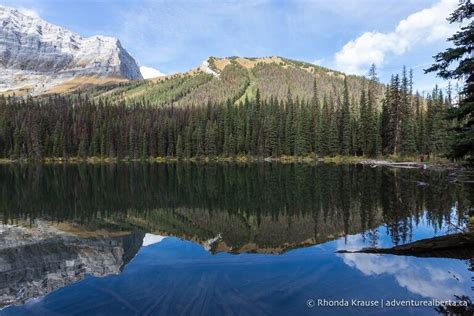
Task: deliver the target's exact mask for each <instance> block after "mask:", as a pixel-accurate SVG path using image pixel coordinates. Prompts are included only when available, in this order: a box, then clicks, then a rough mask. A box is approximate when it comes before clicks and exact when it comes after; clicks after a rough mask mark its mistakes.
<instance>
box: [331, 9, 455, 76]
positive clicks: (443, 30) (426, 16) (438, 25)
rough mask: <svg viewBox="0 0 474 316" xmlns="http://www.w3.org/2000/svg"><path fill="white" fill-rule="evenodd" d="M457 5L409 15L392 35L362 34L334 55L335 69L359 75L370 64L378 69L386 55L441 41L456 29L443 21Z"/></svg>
mask: <svg viewBox="0 0 474 316" xmlns="http://www.w3.org/2000/svg"><path fill="white" fill-rule="evenodd" d="M457 3H458V0H441V1H439V2H438V3H436V4H435V5H433V6H432V7H430V8H428V9H423V10H421V11H418V12H415V13H413V14H411V15H409V16H408V17H407V18H406V19H404V20H402V21H400V22H399V23H398V26H397V27H396V29H395V30H394V31H393V32H389V33H381V32H366V33H364V34H362V35H361V36H359V37H358V38H356V39H355V40H352V41H349V42H348V43H347V44H346V45H344V47H343V48H342V49H341V50H340V51H339V52H337V53H336V54H335V56H334V58H335V64H336V67H337V68H338V69H340V70H342V71H345V72H348V73H353V74H363V73H365V72H366V71H367V69H368V68H369V66H370V65H371V64H372V63H374V64H375V65H377V66H379V67H380V66H382V65H383V64H384V62H385V59H386V57H387V55H390V54H394V55H402V54H404V53H405V52H407V51H408V50H409V49H410V48H412V47H413V46H415V45H417V44H419V45H423V44H426V43H429V42H435V41H439V40H445V39H446V38H447V37H449V36H450V35H451V34H453V33H454V31H455V29H456V26H455V25H450V24H449V23H448V21H446V18H447V17H448V16H449V14H451V12H453V11H454V9H455V8H456V6H457Z"/></svg>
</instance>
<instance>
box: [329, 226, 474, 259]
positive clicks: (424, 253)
mask: <svg viewBox="0 0 474 316" xmlns="http://www.w3.org/2000/svg"><path fill="white" fill-rule="evenodd" d="M336 252H337V253H370V254H392V255H397V256H414V257H433V258H453V259H472V258H474V233H471V232H469V233H459V234H452V235H445V236H440V237H434V238H428V239H422V240H418V241H415V242H412V243H408V244H404V245H400V246H395V247H392V248H363V249H360V250H356V251H348V250H338V251H336Z"/></svg>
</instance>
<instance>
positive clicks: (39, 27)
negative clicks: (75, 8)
mask: <svg viewBox="0 0 474 316" xmlns="http://www.w3.org/2000/svg"><path fill="white" fill-rule="evenodd" d="M0 25H1V28H0V92H5V91H9V90H11V91H20V90H23V91H27V92H28V93H32V94H39V93H44V92H47V91H48V90H50V89H52V88H53V87H57V86H59V85H62V84H64V83H66V82H70V81H73V80H74V79H76V78H78V77H80V78H90V80H80V82H82V83H83V82H91V83H93V81H103V80H104V78H116V79H117V80H138V79H143V78H142V75H141V73H140V70H139V67H138V65H137V63H136V61H135V60H134V59H133V57H132V56H130V54H129V53H128V52H127V51H126V50H125V49H124V48H123V46H122V45H121V43H120V41H119V40H118V39H116V38H114V37H109V36H101V35H96V36H91V37H88V38H83V37H81V36H80V35H79V34H76V33H74V32H71V31H69V30H67V29H65V28H62V27H60V26H57V25H54V24H51V23H48V22H46V21H44V20H42V19H40V18H38V17H34V16H30V15H26V14H23V13H22V12H20V11H18V10H16V9H12V8H8V7H4V6H0Z"/></svg>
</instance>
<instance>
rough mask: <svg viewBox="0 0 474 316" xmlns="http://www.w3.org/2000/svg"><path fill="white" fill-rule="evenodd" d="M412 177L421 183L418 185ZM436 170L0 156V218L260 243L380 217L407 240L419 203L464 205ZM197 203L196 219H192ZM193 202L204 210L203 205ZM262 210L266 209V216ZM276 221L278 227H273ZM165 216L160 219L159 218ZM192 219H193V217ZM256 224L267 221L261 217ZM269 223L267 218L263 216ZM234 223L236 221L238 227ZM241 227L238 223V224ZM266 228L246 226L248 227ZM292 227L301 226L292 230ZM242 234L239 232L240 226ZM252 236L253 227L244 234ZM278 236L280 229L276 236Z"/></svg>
mask: <svg viewBox="0 0 474 316" xmlns="http://www.w3.org/2000/svg"><path fill="white" fill-rule="evenodd" d="M421 177H423V178H422V180H423V181H424V182H428V183H429V186H418V181H419V180H420V179H421ZM465 191H466V188H464V187H463V186H461V185H454V184H450V183H449V182H448V181H447V175H446V174H445V173H442V172H426V171H425V174H424V175H420V173H419V170H395V169H386V168H370V167H364V166H355V165H345V166H336V165H317V166H308V165H294V164H292V165H281V164H250V165H231V164H205V165H200V164H192V163H182V164H140V163H136V164H107V165H49V166H46V165H43V166H41V165H5V166H1V167H0V212H1V213H2V216H3V222H11V221H15V220H18V219H26V220H28V219H34V218H37V217H46V218H50V219H54V220H58V221H62V220H75V221H78V222H82V223H89V224H90V223H100V224H102V225H103V224H104V223H109V224H111V223H110V220H109V221H107V220H106V219H113V222H114V223H120V222H122V223H125V222H126V223H129V224H130V219H131V218H133V221H134V222H133V224H134V225H137V226H140V227H144V226H146V225H153V223H158V222H159V223H161V224H162V225H161V229H166V230H171V231H176V232H178V231H181V232H183V231H186V233H187V234H196V233H197V232H198V231H199V233H200V234H202V235H203V237H204V236H205V237H207V236H212V235H213V234H214V233H215V232H216V231H215V230H213V229H209V228H206V225H207V226H209V222H213V221H214V222H220V224H219V225H216V227H215V229H216V230H217V229H220V231H218V232H222V231H223V230H224V229H225V227H228V228H229V229H227V236H229V237H228V238H231V237H230V236H234V237H232V240H233V242H234V243H236V244H238V243H239V242H238V240H239V239H242V238H247V239H248V238H250V239H253V240H256V241H258V240H260V241H261V242H262V243H268V242H269V240H271V239H270V231H271V229H266V228H270V227H271V225H274V227H273V228H275V229H274V232H273V233H272V234H274V235H275V234H279V236H280V237H281V238H279V236H273V237H272V238H273V239H274V240H280V241H283V239H290V238H291V236H290V234H289V232H291V234H292V235H298V234H299V235H301V236H300V237H301V238H310V237H314V239H315V241H323V240H327V238H328V236H329V235H332V236H333V238H335V237H337V236H341V235H345V234H351V233H358V232H362V231H366V233H365V234H364V237H365V238H368V240H369V242H370V243H372V244H376V242H377V239H378V233H379V232H378V231H376V230H375V228H376V227H378V226H379V225H380V224H381V223H382V222H385V223H386V225H387V231H388V233H389V235H390V236H391V238H392V240H393V241H394V243H400V242H405V241H409V240H410V239H411V234H412V230H413V228H412V227H411V225H412V223H413V221H412V219H414V222H417V221H419V220H420V218H421V215H422V213H423V210H425V209H426V210H428V213H427V219H428V221H429V223H430V224H431V225H433V226H435V227H441V224H442V223H443V221H445V220H447V219H449V217H450V215H451V208H452V207H454V206H456V203H457V206H458V208H459V210H458V211H459V212H463V211H464V210H465V209H467V208H469V206H470V205H471V201H469V197H470V196H472V195H469V192H467V193H466V192H465ZM192 210H200V211H199V212H201V213H202V214H203V215H202V216H201V217H202V218H205V220H206V222H205V223H203V224H202V226H199V225H197V224H196V223H199V212H192ZM203 212H206V215H204V213H203ZM269 219H271V220H270V221H269ZM272 222H273V223H277V222H279V223H280V224H281V225H283V226H282V228H281V229H282V230H281V231H279V233H275V231H277V228H276V227H277V225H276V224H272ZM163 223H165V224H166V225H165V224H163ZM193 225H194V226H193ZM264 225H267V226H265V227H264ZM269 225H270V226H269ZM237 230H240V232H239V233H238V232H237ZM244 232H246V233H244ZM259 232H260V233H261V234H263V232H265V234H267V236H262V235H259V236H257V235H255V234H258V233H259ZM300 232H301V233H300ZM245 234H247V235H245ZM252 234H253V235H255V236H253V235H252ZM282 236H285V237H284V238H283V237H282Z"/></svg>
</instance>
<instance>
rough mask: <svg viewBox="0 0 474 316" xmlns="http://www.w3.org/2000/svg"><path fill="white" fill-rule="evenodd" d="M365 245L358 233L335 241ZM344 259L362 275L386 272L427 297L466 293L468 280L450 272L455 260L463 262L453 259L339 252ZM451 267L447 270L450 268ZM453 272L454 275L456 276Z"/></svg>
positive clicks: (341, 245) (355, 246) (347, 245)
mask: <svg viewBox="0 0 474 316" xmlns="http://www.w3.org/2000/svg"><path fill="white" fill-rule="evenodd" d="M364 246H365V244H364V243H363V241H362V238H361V237H360V236H357V235H356V236H349V237H348V239H347V242H346V243H344V241H338V242H337V245H336V247H337V249H338V250H341V249H350V250H356V249H361V248H363V247H364ZM339 256H342V259H343V260H344V263H345V264H347V265H348V266H350V267H353V268H356V269H358V270H359V271H360V272H362V273H363V274H364V275H367V276H372V275H381V274H389V275H393V276H394V277H395V280H396V281H397V283H398V284H399V285H400V286H401V287H404V288H406V289H407V290H408V291H410V292H412V293H414V294H419V295H421V296H423V297H427V298H435V299H439V300H447V299H452V298H453V295H462V294H466V293H468V290H467V289H469V286H470V285H469V284H468V283H467V282H466V281H465V279H466V278H463V277H462V276H461V275H460V274H459V273H455V272H453V269H455V268H456V267H455V266H456V265H457V264H461V265H463V266H462V267H463V270H464V271H466V267H465V266H464V263H463V262H461V261H459V260H455V259H432V258H431V259H428V258H415V257H402V256H394V255H373V254H356V253H347V254H341V255H339ZM450 271H451V272H450ZM453 275H455V276H456V277H457V278H458V279H459V281H458V280H456V279H455V278H454V277H453Z"/></svg>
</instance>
